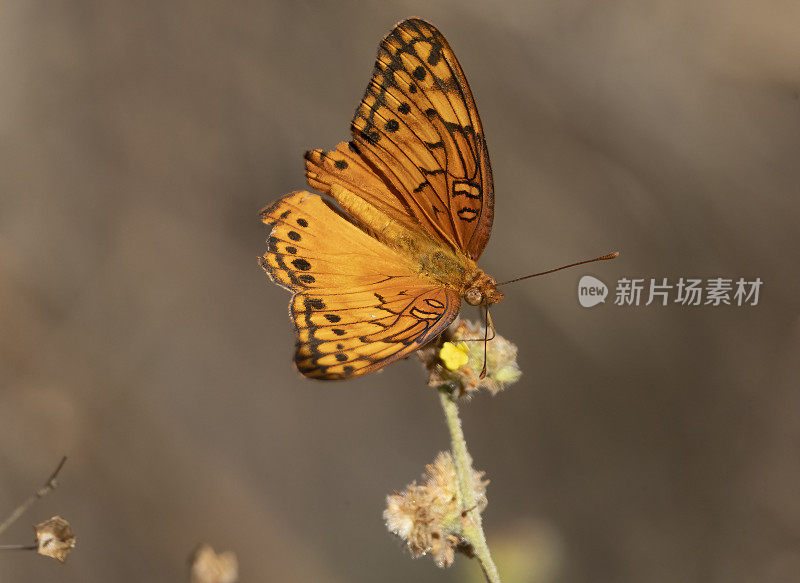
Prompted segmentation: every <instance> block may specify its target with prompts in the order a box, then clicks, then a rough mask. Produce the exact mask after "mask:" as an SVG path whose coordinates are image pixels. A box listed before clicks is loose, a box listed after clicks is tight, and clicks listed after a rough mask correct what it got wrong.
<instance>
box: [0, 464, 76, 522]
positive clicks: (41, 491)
mask: <svg viewBox="0 0 800 583" xmlns="http://www.w3.org/2000/svg"><path fill="white" fill-rule="evenodd" d="M66 461H67V456H64V457H62V458H61V461H60V462H58V466H56V469H55V470H53V473H52V474H50V477H49V478H47V481H46V482H45V483H44V485H43V486H42V487H40V488H38V489H37V490H36V492H34V493H33V494H31V495H30V496H29V497H28V499H27V500H25V502H23V503H22V504H20V505H19V506H17V507H16V508H15V509H14V511H13V512H12V513H11V515H10V516H9V517H8V518H6V519H5V521H3V523H2V524H0V533H2V532H3V531H5V530H6V529H7V528H8V527H9V526H11V525H12V524H14V522H15V521H16V520H17V519H18V518H19V517H20V516H22V514H23V513H24V512H25V511H26V510H27V509H28V508H30V507H31V506H32V505H33V503H34V502H36V501H37V500H38V499H39V498H44V497H45V496H46V495H47V494H48V493H49V492H50V490H52V489H53V488H55V487H56V486H57V482H56V478H57V477H58V473H59V472H60V471H61V468H63V467H64V463H65V462H66Z"/></svg>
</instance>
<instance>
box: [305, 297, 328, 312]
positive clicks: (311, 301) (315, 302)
mask: <svg viewBox="0 0 800 583" xmlns="http://www.w3.org/2000/svg"><path fill="white" fill-rule="evenodd" d="M305 304H306V307H307V308H311V309H312V310H324V309H325V302H323V301H322V300H320V299H316V298H308V299H306V301H305Z"/></svg>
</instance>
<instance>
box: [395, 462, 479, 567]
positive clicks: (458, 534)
mask: <svg viewBox="0 0 800 583" xmlns="http://www.w3.org/2000/svg"><path fill="white" fill-rule="evenodd" d="M425 469H426V475H425V481H424V482H423V483H422V484H417V483H416V482H413V483H412V484H410V485H408V486H406V489H405V491H404V492H402V493H395V494H393V495H391V496H387V497H386V510H384V512H383V518H384V520H385V521H386V528H388V529H389V531H391V532H392V533H394V534H395V535H397V536H399V537H400V538H401V539H403V540H404V541H405V543H406V546H407V547H408V550H409V551H410V552H411V556H412V557H414V558H417V557H421V556H423V555H426V554H430V555H431V557H432V558H433V561H434V562H435V563H436V566H438V567H449V566H450V565H451V564H452V563H453V558H454V555H455V552H456V551H461V552H464V553H465V554H468V555H469V554H471V553H470V551H471V547H470V545H469V543H467V541H465V540H464V538H463V537H462V531H463V520H464V513H463V512H462V508H460V506H459V502H458V485H457V483H456V471H455V466H454V464H453V458H452V456H451V455H450V453H449V452H441V453H439V455H438V456H437V457H436V460H435V461H434V462H433V463H432V464H429V465H427V466H426V468H425ZM483 475H484V473H483V472H477V471H474V470H473V473H472V478H473V487H474V489H475V500H476V502H477V506H476V508H474V509H467V510H468V511H471V512H479V513H480V512H483V510H484V508H486V504H487V500H486V485H487V484H488V482H487V481H484V479H483Z"/></svg>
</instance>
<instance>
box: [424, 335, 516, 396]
mask: <svg viewBox="0 0 800 583" xmlns="http://www.w3.org/2000/svg"><path fill="white" fill-rule="evenodd" d="M485 333H486V332H485V328H484V327H483V326H481V325H480V324H476V323H473V322H469V321H468V320H459V321H457V322H455V323H453V324H452V325H451V326H450V327H449V328H448V329H447V330H446V331H445V332H444V333H443V334H442V335H441V337H440V338H439V340H438V342H434V343H433V344H431V345H430V346H427V347H426V348H423V349H422V350H420V351H419V352H418V354H419V355H420V358H421V359H422V362H423V363H424V364H425V367H426V368H427V369H428V371H429V372H430V377H429V379H428V384H429V385H430V386H432V387H440V386H442V385H446V386H449V387H451V389H452V390H453V391H454V394H456V395H458V396H463V395H464V394H469V393H473V392H475V391H477V390H478V389H481V388H485V389H487V390H488V391H489V392H491V393H492V394H493V395H495V394H497V393H498V392H499V391H501V390H503V389H504V388H505V387H506V386H507V385H510V384H512V383H515V382H517V381H518V380H519V377H520V376H521V375H522V371H520V369H519V366H517V347H516V346H515V345H514V344H512V343H511V342H509V341H508V340H506V339H505V338H503V337H502V336H500V335H499V334H497V335H495V337H494V338H493V339H492V340H489V342H488V343H487V344H486V376H485V377H484V378H480V373H481V371H482V370H483V363H484V353H483V342H465V340H467V339H469V340H476V339H481V338H484V335H485Z"/></svg>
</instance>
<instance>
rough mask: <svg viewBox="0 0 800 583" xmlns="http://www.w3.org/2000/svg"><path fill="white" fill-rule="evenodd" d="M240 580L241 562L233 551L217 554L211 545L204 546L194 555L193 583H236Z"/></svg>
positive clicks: (190, 576) (191, 563)
mask: <svg viewBox="0 0 800 583" xmlns="http://www.w3.org/2000/svg"><path fill="white" fill-rule="evenodd" d="M238 578H239V562H238V561H237V560H236V553H234V552H233V551H225V552H224V553H219V554H217V553H216V552H214V549H213V548H211V545H207V544H202V545H200V546H199V547H198V548H197V550H196V551H195V552H194V553H193V554H192V557H191V559H190V572H189V580H190V581H191V583H236V581H237V579H238Z"/></svg>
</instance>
